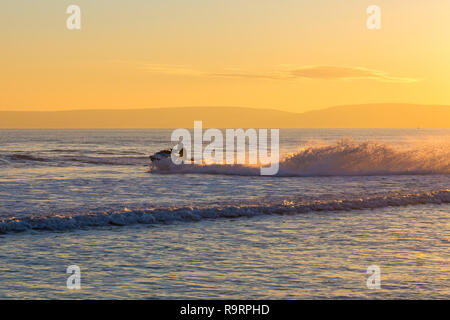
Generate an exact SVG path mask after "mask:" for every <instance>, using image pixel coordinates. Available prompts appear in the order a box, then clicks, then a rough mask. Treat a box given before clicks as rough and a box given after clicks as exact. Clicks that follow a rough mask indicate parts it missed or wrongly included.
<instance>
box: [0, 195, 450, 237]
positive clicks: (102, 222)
mask: <svg viewBox="0 0 450 320" xmlns="http://www.w3.org/2000/svg"><path fill="white" fill-rule="evenodd" d="M448 203H450V190H449V189H445V190H436V191H431V192H421V193H412V194H392V193H386V194H381V195H375V196H371V197H364V198H348V199H331V200H320V199H318V200H306V201H305V200H302V201H298V202H296V201H288V200H285V201H282V202H281V203H280V202H277V203H269V204H261V203H255V204H253V205H252V204H248V205H229V206H211V207H179V208H154V209H141V210H130V209H124V210H123V211H119V212H106V213H91V214H85V215H82V214H78V215H55V216H47V217H28V218H18V217H14V218H9V219H4V220H0V233H11V232H20V231H27V230H50V231H52V230H73V229H82V228H88V227H101V226H109V225H114V226H124V225H133V224H166V223H170V222H173V221H199V220H202V219H217V218H237V217H252V216H258V215H270V214H272V215H273V214H279V215H285V214H299V213H309V212H316V211H352V210H365V209H377V208H385V207H389V206H393V207H399V206H408V205H420V204H448Z"/></svg>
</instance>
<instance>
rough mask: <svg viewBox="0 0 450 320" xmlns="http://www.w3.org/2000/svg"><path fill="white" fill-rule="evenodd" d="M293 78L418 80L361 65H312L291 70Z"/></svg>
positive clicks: (400, 81) (406, 81) (405, 81)
mask: <svg viewBox="0 0 450 320" xmlns="http://www.w3.org/2000/svg"><path fill="white" fill-rule="evenodd" d="M290 74H291V75H292V77H294V78H307V79H323V80H355V79H367V80H375V81H381V82H396V83H409V82H416V81H419V80H418V79H414V78H407V77H397V76H391V75H390V74H389V73H387V72H384V71H379V70H372V69H367V68H361V67H337V66H312V67H305V68H300V69H295V70H291V71H290Z"/></svg>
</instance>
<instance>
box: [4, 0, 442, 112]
mask: <svg viewBox="0 0 450 320" xmlns="http://www.w3.org/2000/svg"><path fill="white" fill-rule="evenodd" d="M70 4H77V5H79V6H80V7H81V10H82V28H81V30H79V31H69V30H67V28H66V19H67V17H68V15H67V14H66V13H65V11H66V8H67V6H68V5H70ZM372 4H377V5H379V6H380V7H381V9H382V29H381V30H368V29H367V28H366V19H367V14H366V8H367V7H368V6H369V5H372ZM449 35H450V2H449V1H448V0H428V1H404V0H376V1H374V0H370V1H366V0H314V1H312V0H311V1H304V0H245V1H242V0H214V1H206V0H189V1H186V0H128V1H127V2H126V4H125V3H124V2H123V1H121V0H96V1H91V0H76V1H75V0H73V1H63V0H47V1H29V0H2V4H1V9H0V43H1V45H2V48H1V50H0V57H1V59H0V67H1V70H2V72H1V76H0V92H1V94H0V110H30V111H31V110H68V109H92V108H141V107H142V108H144V107H170V106H248V107H262V108H275V109H280V110H286V111H293V112H303V111H307V110H311V109H315V108H321V107H328V106H333V105H343V104H359V103H377V102H401V103H418V104H450V90H448V88H449V87H450V80H449V79H448V78H449V77H448V76H449V75H450V59H448V57H449V56H450V38H449Z"/></svg>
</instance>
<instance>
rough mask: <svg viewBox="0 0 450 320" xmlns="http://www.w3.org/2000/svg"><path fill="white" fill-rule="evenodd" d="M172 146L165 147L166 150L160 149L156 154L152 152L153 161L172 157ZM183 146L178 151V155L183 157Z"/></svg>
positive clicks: (151, 158)
mask: <svg viewBox="0 0 450 320" xmlns="http://www.w3.org/2000/svg"><path fill="white" fill-rule="evenodd" d="M172 150H173V149H172V148H170V149H165V150H161V151H158V152H157V153H155V154H152V155H151V156H150V160H151V161H152V162H155V161H160V160H163V159H167V158H170V156H171V154H172ZM183 150H184V149H183V148H181V150H180V151H179V152H178V156H179V157H180V158H183V154H184V152H183Z"/></svg>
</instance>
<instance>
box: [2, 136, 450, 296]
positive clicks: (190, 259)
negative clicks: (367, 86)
mask: <svg viewBox="0 0 450 320" xmlns="http://www.w3.org/2000/svg"><path fill="white" fill-rule="evenodd" d="M171 132H172V130H91V131H89V130H2V131H0V261H1V264H0V298H42V299H46V298H54V299H66V298H81V299H82V298H94V299H95V298H97V299H103V298H116V299H120V298H138V299H169V298H176V299H181V298H188V299H191V298H192V299H195V298H210V299H219V298H236V299H254V298H268V299H281V298H283V299H300V298H306V299H315V298H330V299H332V298H339V299H352V298H368V299H372V298H376V299H387V298H405V299H414V298H423V299H430V298H439V299H443V298H447V299H448V298H450V289H449V288H450V250H449V249H450V220H449V218H450V148H449V146H450V130H449V129H439V130H437V129H436V130H431V129H430V130H425V129H407V130H406V129H405V130H394V129H392V130H386V129H371V130H363V129H358V130H357V129H322V130H318V129H291V130H281V131H280V150H281V154H282V157H281V161H280V170H279V174H278V175H277V176H265V177H262V176H259V170H256V169H255V168H254V167H249V166H242V165H239V166H238V165H236V166H218V165H185V166H176V167H170V166H169V167H164V168H159V167H150V166H149V160H148V156H149V155H150V154H152V153H154V152H156V151H159V150H161V149H165V148H167V147H170V146H171V143H170V141H169V140H170V134H171ZM69 265H77V266H79V267H80V269H81V290H69V289H67V287H66V280H67V278H68V276H69V274H67V273H66V268H67V267H68V266H69ZM371 265H376V266H379V268H380V270H381V288H380V289H372V290H369V289H368V288H367V284H366V280H367V277H368V276H369V275H368V274H367V272H366V270H367V268H368V267H369V266H371Z"/></svg>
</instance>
